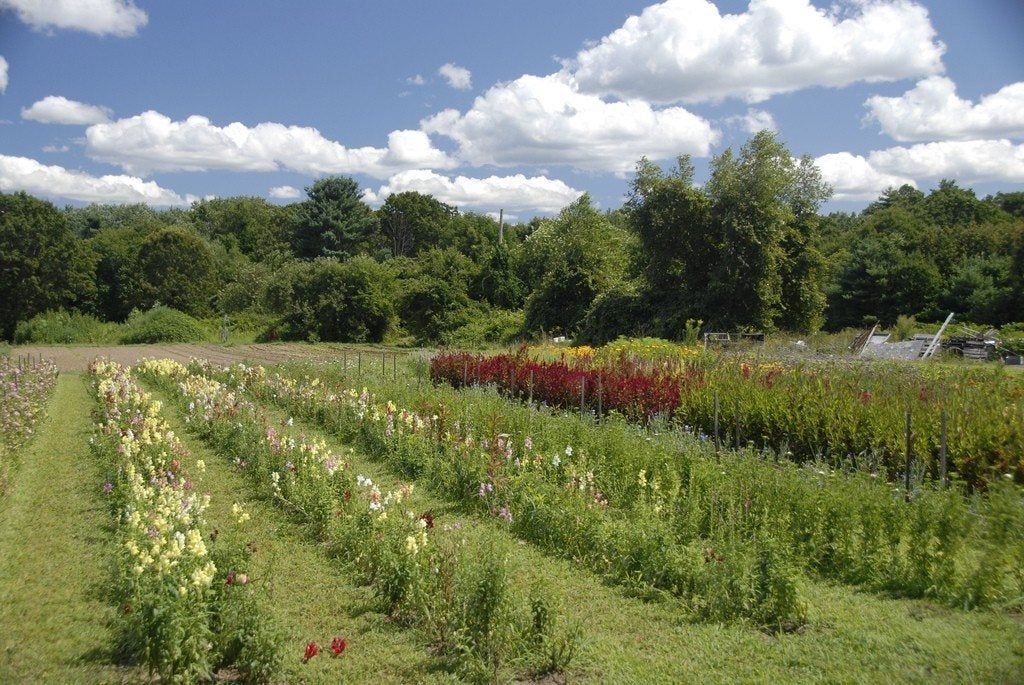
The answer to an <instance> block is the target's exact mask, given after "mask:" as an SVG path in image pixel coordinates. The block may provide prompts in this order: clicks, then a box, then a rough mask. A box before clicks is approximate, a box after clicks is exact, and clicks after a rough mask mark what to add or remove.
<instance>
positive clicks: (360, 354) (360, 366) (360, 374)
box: [356, 352, 363, 378]
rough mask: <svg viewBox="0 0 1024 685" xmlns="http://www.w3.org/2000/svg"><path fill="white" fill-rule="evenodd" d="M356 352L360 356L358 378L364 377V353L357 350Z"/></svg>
mask: <svg viewBox="0 0 1024 685" xmlns="http://www.w3.org/2000/svg"><path fill="white" fill-rule="evenodd" d="M356 354H357V355H358V357H359V366H358V367H357V373H356V378H362V377H363V353H362V352H357V353H356Z"/></svg>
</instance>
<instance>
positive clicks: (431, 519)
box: [420, 511, 434, 528]
mask: <svg viewBox="0 0 1024 685" xmlns="http://www.w3.org/2000/svg"><path fill="white" fill-rule="evenodd" d="M420 518H421V519H423V520H424V521H426V522H427V528H433V527H434V515H433V514H431V513H430V512H429V511H428V512H426V513H424V514H422V515H420Z"/></svg>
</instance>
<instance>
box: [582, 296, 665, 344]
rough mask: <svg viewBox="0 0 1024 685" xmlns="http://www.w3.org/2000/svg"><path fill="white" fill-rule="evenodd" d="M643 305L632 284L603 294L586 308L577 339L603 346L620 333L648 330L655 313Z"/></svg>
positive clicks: (626, 333) (635, 332) (633, 333)
mask: <svg viewBox="0 0 1024 685" xmlns="http://www.w3.org/2000/svg"><path fill="white" fill-rule="evenodd" d="M644 304H645V303H644V301H643V299H642V298H641V296H640V295H639V294H638V293H637V291H636V288H633V287H630V286H621V287H616V288H613V289H611V290H608V291H607V292H604V293H601V294H600V295H598V296H597V297H596V298H594V301H593V303H592V304H591V305H590V309H588V310H587V314H586V316H585V317H584V319H583V325H582V327H581V328H580V334H579V336H578V337H577V341H578V342H584V343H588V344H591V345H603V344H604V343H606V342H610V341H612V340H615V339H616V338H618V337H619V336H620V335H637V334H640V333H642V332H647V331H645V329H647V328H649V326H650V323H649V322H650V321H651V320H652V316H651V312H650V311H649V310H648V309H647V308H646V307H645V306H644Z"/></svg>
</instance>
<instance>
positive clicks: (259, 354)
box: [9, 343, 380, 371]
mask: <svg viewBox="0 0 1024 685" xmlns="http://www.w3.org/2000/svg"><path fill="white" fill-rule="evenodd" d="M373 352H374V353H376V354H378V355H379V354H380V350H374V351H373ZM9 354H10V356H11V357H14V358H17V357H19V356H21V357H27V356H32V357H40V356H41V357H46V358H48V359H52V360H53V361H54V362H56V364H57V368H59V369H60V370H61V371H83V370H85V369H86V368H87V367H88V365H89V362H91V361H92V360H93V359H95V358H97V357H106V358H108V359H112V360H114V361H116V362H119V363H121V364H135V363H136V362H138V361H140V360H142V359H144V358H147V357H149V358H154V357H156V358H165V357H166V358H170V359H176V360H178V361H180V362H183V363H184V362H187V361H188V360H189V359H191V358H192V357H199V358H202V359H209V360H210V361H211V362H213V363H215V364H233V363H236V362H240V361H250V362H256V363H260V364H276V363H280V362H285V361H290V360H294V359H319V360H324V361H329V360H332V359H335V358H339V359H340V358H341V356H342V350H341V349H340V348H339V349H334V348H330V347H318V346H312V345H305V344H302V343H282V344H252V345H232V346H224V345H214V344H173V345H113V346H96V345H82V346H63V345H62V346H43V345H28V346H19V347H15V348H11V350H10V351H9Z"/></svg>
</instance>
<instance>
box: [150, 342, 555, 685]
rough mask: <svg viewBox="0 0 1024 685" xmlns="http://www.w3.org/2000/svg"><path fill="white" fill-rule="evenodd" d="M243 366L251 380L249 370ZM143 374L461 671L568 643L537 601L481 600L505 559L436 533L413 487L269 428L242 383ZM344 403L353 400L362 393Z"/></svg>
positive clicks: (164, 370)
mask: <svg viewBox="0 0 1024 685" xmlns="http://www.w3.org/2000/svg"><path fill="white" fill-rule="evenodd" d="M193 368H195V370H197V371H198V370H199V369H198V368H196V367H193ZM242 369H243V372H244V374H245V375H246V376H247V377H251V380H252V382H253V383H256V384H258V382H259V381H258V378H259V376H258V374H257V373H250V370H249V369H248V368H247V367H242ZM141 370H142V373H144V374H147V376H148V377H152V378H154V379H159V380H160V381H161V382H162V383H163V384H164V385H163V387H167V388H168V389H173V390H174V391H175V392H176V393H178V395H179V396H180V397H181V398H182V403H183V406H185V407H186V411H187V416H188V419H189V421H190V424H191V425H192V426H193V427H194V428H195V429H196V430H197V431H199V432H200V433H201V434H202V435H203V436H204V437H206V438H207V439H208V440H210V441H211V442H212V443H213V444H215V445H216V446H217V447H218V449H219V450H220V451H222V452H223V453H225V454H226V455H228V456H229V457H230V458H232V459H233V461H234V463H235V465H236V467H237V468H239V469H240V470H242V471H243V472H244V473H246V474H247V475H248V477H249V478H250V479H251V481H252V482H253V483H254V484H255V485H256V486H257V487H258V488H259V489H261V490H262V491H263V492H265V493H267V494H269V495H271V496H272V497H273V498H274V499H276V500H277V501H278V502H280V503H281V505H282V506H283V507H285V508H287V509H289V510H291V511H293V512H295V513H296V514H297V515H298V516H299V517H300V518H301V519H302V520H304V521H305V522H306V524H307V525H308V526H309V527H310V529H311V533H312V534H313V535H315V536H316V537H317V538H318V539H322V540H324V541H326V542H327V543H329V544H330V545H331V546H332V547H334V548H335V549H336V550H337V551H338V553H339V556H341V557H342V558H343V559H345V560H347V561H348V562H350V563H351V564H352V566H353V568H355V569H356V570H357V571H358V572H359V573H360V575H361V576H362V577H363V578H364V579H365V580H366V581H367V582H369V583H370V584H371V585H372V586H373V587H374V589H375V591H376V593H377V595H378V597H379V598H380V599H381V600H382V601H383V602H384V604H385V606H386V608H387V610H388V611H389V612H390V613H392V614H393V615H394V616H396V617H397V618H399V619H401V620H404V621H407V622H410V623H412V624H413V625H416V626H418V627H419V628H421V629H422V630H423V631H424V632H425V633H426V634H427V635H428V636H429V637H430V638H431V639H432V640H433V641H434V642H435V646H436V647H437V649H438V651H439V652H440V653H442V654H445V655H447V656H449V657H450V658H451V659H453V660H454V661H455V662H456V666H457V668H458V669H459V670H460V671H462V672H465V673H467V674H469V675H480V674H482V673H488V672H491V671H492V670H493V669H496V668H497V669H501V668H505V667H511V668H523V667H525V666H527V665H529V666H531V667H532V668H536V667H537V666H538V665H539V666H545V665H547V666H551V664H545V663H544V662H545V660H546V659H545V657H544V654H543V649H541V648H542V647H543V646H549V645H561V644H562V643H563V642H564V639H563V638H561V637H559V636H558V635H556V634H554V632H553V630H554V626H553V625H551V624H550V621H548V622H547V623H544V624H543V625H541V624H538V623H537V621H535V620H533V617H532V614H531V611H532V609H531V608H530V607H531V606H533V607H545V612H547V611H549V609H547V608H546V607H547V606H548V604H549V603H550V602H549V600H548V599H546V598H545V597H543V596H542V595H537V594H535V593H534V594H535V596H533V597H531V598H525V597H519V593H517V592H516V591H514V588H513V587H512V586H511V584H510V583H509V582H508V581H504V580H503V581H502V582H501V583H499V584H498V586H497V587H494V588H492V589H491V590H490V591H489V592H487V593H486V596H481V595H480V594H479V590H480V588H481V587H482V585H481V582H480V581H481V578H482V577H484V576H486V577H491V578H504V576H505V571H504V560H503V558H502V555H501V554H500V553H498V554H496V553H495V551H494V550H493V549H491V548H490V547H488V549H486V550H485V549H483V548H482V547H481V546H479V545H471V546H469V547H467V546H466V543H465V540H464V539H460V538H459V535H458V534H457V533H456V532H455V531H456V530H457V529H458V525H457V524H455V525H453V526H444V527H443V528H439V527H435V520H434V516H433V514H432V513H430V512H429V511H424V512H416V511H414V510H411V509H410V508H408V506H407V502H408V501H409V498H410V496H411V495H412V493H413V486H412V485H411V484H404V485H403V484H399V485H397V486H396V487H394V488H392V489H390V490H384V489H382V488H381V487H380V485H379V484H377V483H375V482H374V481H373V480H371V479H370V478H368V477H366V476H364V475H360V474H355V473H354V472H353V470H352V468H351V467H350V465H349V460H348V459H347V458H346V457H345V456H344V455H338V454H335V453H333V452H331V451H330V450H329V449H328V448H327V447H326V445H325V444H324V443H323V442H322V441H311V440H308V439H305V438H302V437H299V438H296V437H294V436H293V435H290V434H289V431H288V426H287V425H285V426H278V427H275V426H273V425H271V424H270V423H269V421H268V420H267V418H266V416H265V415H264V414H262V413H261V412H259V411H258V410H257V408H256V407H255V406H254V405H252V404H251V403H249V402H247V401H246V400H244V399H242V398H241V397H240V394H242V393H243V391H244V389H245V388H246V383H242V384H240V385H239V386H237V387H236V388H231V387H229V386H228V385H226V384H223V383H221V382H220V381H219V380H216V379H214V378H211V377H209V376H205V375H201V374H199V373H192V370H191V369H190V368H186V367H184V366H181V365H179V364H176V363H173V362H167V361H160V362H144V363H143V365H142V366H141ZM261 371H262V370H260V372H261ZM347 399H348V400H349V401H352V402H355V403H357V404H358V401H359V400H358V394H357V395H356V397H352V396H347ZM366 409H367V410H368V411H370V412H371V413H373V412H374V411H375V409H371V408H369V407H367V408H366ZM289 423H290V421H289ZM489 605H493V606H490V609H489V610H488V611H481V609H482V607H487V606H489ZM545 615H547V614H545ZM482 617H483V618H485V619H486V620H485V621H484V622H483V623H481V620H482ZM559 650H560V651H559V653H562V652H564V651H565V650H564V649H562V648H561V647H560V648H559ZM555 666H557V667H563V666H564V664H563V663H558V664H555Z"/></svg>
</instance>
